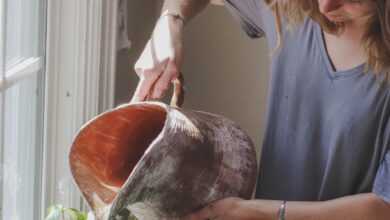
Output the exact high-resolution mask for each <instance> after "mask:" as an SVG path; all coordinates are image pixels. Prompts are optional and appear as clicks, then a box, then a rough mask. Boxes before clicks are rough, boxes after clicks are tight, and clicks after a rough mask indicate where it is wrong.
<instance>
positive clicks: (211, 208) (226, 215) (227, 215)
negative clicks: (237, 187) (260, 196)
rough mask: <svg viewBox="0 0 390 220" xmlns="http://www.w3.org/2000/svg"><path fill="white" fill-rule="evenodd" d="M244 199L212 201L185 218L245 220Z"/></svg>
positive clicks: (198, 219) (195, 219) (196, 219)
mask: <svg viewBox="0 0 390 220" xmlns="http://www.w3.org/2000/svg"><path fill="white" fill-rule="evenodd" d="M243 201H245V200H243V199H240V198H234V197H231V198H226V199H222V200H218V201H216V202H213V203H211V204H210V205H208V206H206V207H205V208H203V209H201V210H200V211H198V212H195V213H193V214H190V215H188V216H187V217H185V218H184V220H245V219H247V217H246V216H245V215H246V213H245V208H244V207H243Z"/></svg>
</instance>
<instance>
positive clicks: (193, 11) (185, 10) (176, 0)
mask: <svg viewBox="0 0 390 220" xmlns="http://www.w3.org/2000/svg"><path fill="white" fill-rule="evenodd" d="M209 3H210V0H165V1H164V4H163V6H162V8H161V14H163V13H164V12H166V11H168V12H169V13H173V14H179V15H180V16H181V17H182V18H183V19H184V20H185V23H187V22H188V21H190V20H191V19H192V18H193V17H195V16H196V15H197V14H199V13H200V12H201V11H202V10H203V9H204V8H206V6H207V5H208V4H209Z"/></svg>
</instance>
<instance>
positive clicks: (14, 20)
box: [0, 0, 45, 220]
mask: <svg viewBox="0 0 390 220" xmlns="http://www.w3.org/2000/svg"><path fill="white" fill-rule="evenodd" d="M0 4H1V7H0V9H1V10H0V21H1V23H0V27H1V37H0V40H1V44H0V45H1V46H0V49H1V51H0V58H1V61H0V76H1V78H0V132H1V134H0V143H1V145H0V160H1V167H0V172H1V173H0V174H1V179H0V184H1V187H0V195H1V196H0V205H1V206H0V207H1V214H0V219H2V220H9V219H12V220H22V219H23V220H24V219H41V213H40V210H41V207H40V202H39V201H40V200H41V198H40V197H41V191H40V189H41V187H40V186H41V178H42V175H41V170H42V149H43V144H42V141H43V109H44V94H43V91H44V68H43V67H44V65H43V64H44V51H45V50H44V38H45V0H0Z"/></svg>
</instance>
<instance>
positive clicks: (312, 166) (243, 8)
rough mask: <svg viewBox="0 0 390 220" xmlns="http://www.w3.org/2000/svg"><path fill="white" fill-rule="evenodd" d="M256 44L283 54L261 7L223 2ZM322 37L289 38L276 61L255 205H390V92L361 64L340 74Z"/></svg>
mask: <svg viewBox="0 0 390 220" xmlns="http://www.w3.org/2000/svg"><path fill="white" fill-rule="evenodd" d="M225 1H226V6H227V8H228V9H229V11H231V12H232V14H233V15H234V17H236V18H237V20H238V21H239V22H240V23H241V26H242V27H243V29H244V30H245V31H246V33H247V34H248V35H249V36H250V37H252V38H256V37H261V36H265V37H266V39H267V41H268V46H269V48H271V49H272V48H275V47H276V46H277V34H276V28H275V20H274V17H273V14H272V13H271V11H270V10H269V9H268V7H266V6H265V4H264V3H263V1H262V0H225ZM322 33H323V32H322V29H321V27H320V26H319V24H318V23H316V22H315V21H313V20H311V19H310V18H307V19H306V20H305V22H304V23H303V24H301V25H300V26H298V27H296V28H295V29H294V30H292V31H287V30H283V47H282V48H281V49H280V50H277V51H276V52H275V54H274V55H273V56H272V59H271V76H270V81H269V98H268V100H269V103H268V106H267V122H266V126H265V128H266V131H265V138H264V142H263V149H262V156H261V161H260V170H259V179H258V185H257V190H256V198H263V199H278V200H295V201H323V200H328V199H333V198H338V197H342V196H347V195H352V194H358V193H366V192H374V193H375V194H377V195H378V196H380V197H381V198H383V199H384V200H385V201H387V202H390V151H389V150H390V87H389V85H388V84H386V83H380V80H379V79H380V77H379V78H378V77H376V75H374V74H373V73H372V72H370V71H368V72H365V65H364V64H362V65H360V66H357V67H355V68H352V69H349V70H346V71H335V70H334V68H333V65H332V62H331V60H330V59H329V56H328V54H327V50H326V46H325V44H324V39H323V34H322Z"/></svg>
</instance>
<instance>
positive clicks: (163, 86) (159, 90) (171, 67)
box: [151, 60, 179, 99]
mask: <svg viewBox="0 0 390 220" xmlns="http://www.w3.org/2000/svg"><path fill="white" fill-rule="evenodd" d="M178 76H179V71H178V69H177V67H176V64H175V62H174V61H173V60H170V61H169V62H168V65H167V67H166V68H165V70H164V72H163V73H162V74H161V76H160V77H159V78H158V80H157V81H156V83H155V84H154V86H153V88H152V92H151V94H152V98H154V99H159V98H161V97H162V96H163V95H164V93H165V92H166V91H167V90H168V88H169V86H170V84H171V82H172V80H173V79H175V78H177V77H178Z"/></svg>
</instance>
